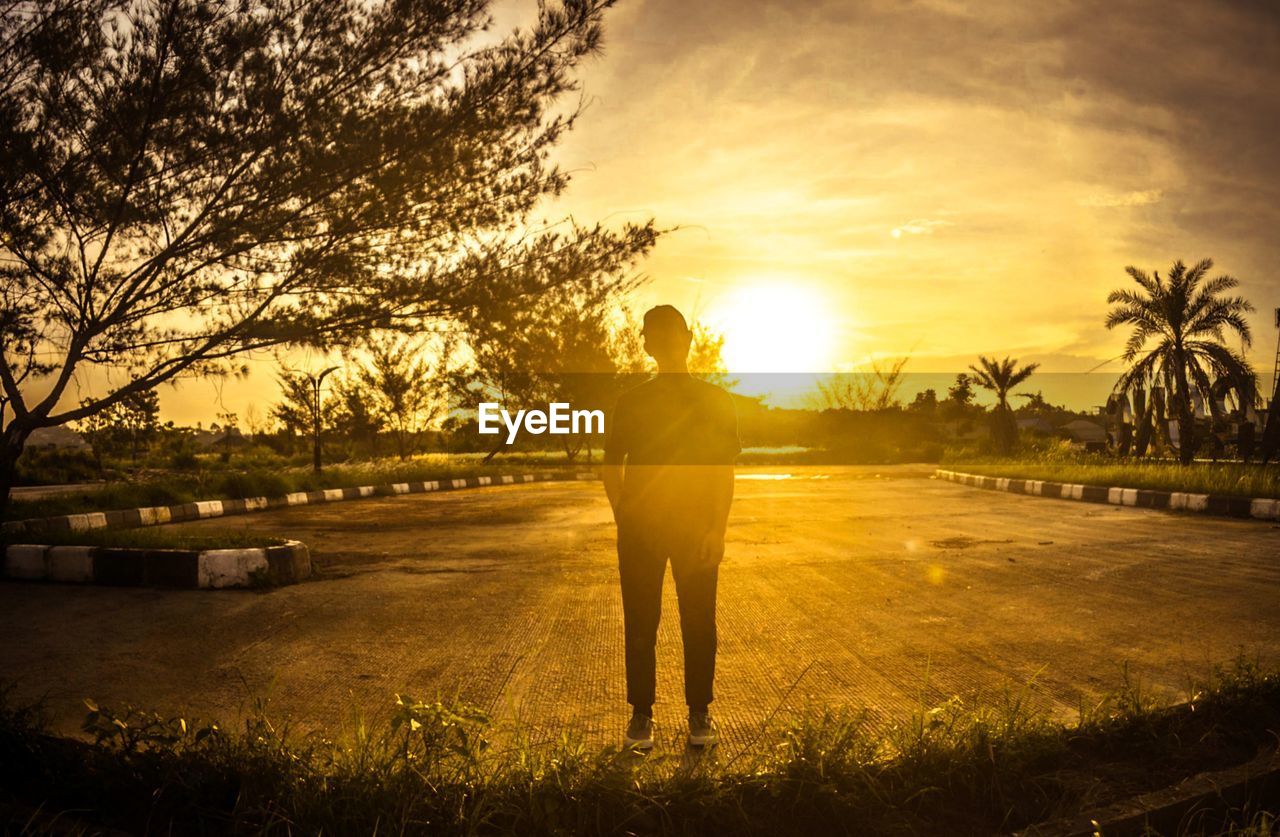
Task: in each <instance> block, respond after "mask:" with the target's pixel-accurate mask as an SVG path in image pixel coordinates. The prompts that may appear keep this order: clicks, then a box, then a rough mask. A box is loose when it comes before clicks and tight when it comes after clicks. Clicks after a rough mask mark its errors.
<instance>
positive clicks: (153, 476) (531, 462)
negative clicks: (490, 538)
mask: <svg viewBox="0 0 1280 837" xmlns="http://www.w3.org/2000/svg"><path fill="white" fill-rule="evenodd" d="M581 467H585V466H574V465H573V463H569V462H567V461H566V460H565V458H564V456H563V455H559V456H557V455H550V454H548V455H533V454H524V455H521V454H513V455H508V456H503V457H498V458H496V459H494V460H493V461H492V462H490V463H484V462H482V457H481V456H480V455H469V454H426V455H422V456H417V457H413V458H412V459H408V460H405V461H401V460H399V459H380V460H373V461H365V462H352V463H343V464H337V465H326V466H325V468H324V470H323V471H322V472H321V473H319V474H316V473H315V472H314V471H312V470H311V469H310V468H309V467H289V468H252V469H246V470H229V469H197V470H193V471H190V472H181V473H174V472H149V473H142V474H139V475H138V476H137V477H134V478H131V479H125V480H119V481H116V482H109V483H106V484H104V485H102V486H100V487H94V488H92V489H86V490H84V491H81V492H75V493H71V494H63V495H58V496H55V497H47V498H42V499H39V500H17V499H15V500H11V501H10V503H9V506H8V508H7V509H6V511H5V518H6V519H9V520H20V519H23V518H31V517H50V516H53V515H60V514H78V513H81V512H86V511H108V510H113V509H131V508H138V507H141V506H168V505H177V504H180V503H192V502H195V501H197V500H227V499H244V498H246V497H280V496H283V495H285V494H289V493H291V492H295V491H317V490H319V489H322V488H348V487H352V486H361V485H385V484H387V483H395V482H415V481H419V480H436V479H456V478H459V477H462V476H472V475H479V476H493V475H500V474H512V473H524V472H527V471H529V470H531V469H534V470H539V471H542V470H554V471H563V472H566V473H568V472H571V471H574V470H580V469H581Z"/></svg>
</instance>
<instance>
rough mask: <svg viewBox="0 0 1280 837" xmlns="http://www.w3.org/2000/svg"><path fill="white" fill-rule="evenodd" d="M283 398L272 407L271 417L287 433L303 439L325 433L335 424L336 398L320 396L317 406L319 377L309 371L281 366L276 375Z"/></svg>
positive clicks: (313, 437)
mask: <svg viewBox="0 0 1280 837" xmlns="http://www.w3.org/2000/svg"><path fill="white" fill-rule="evenodd" d="M277 380H278V381H279V382H280V394H281V396H282V397H283V400H281V401H279V402H277V403H276V405H275V406H273V407H272V408H271V417H272V418H273V419H275V420H276V421H278V422H279V423H280V425H281V426H282V427H283V428H284V430H285V432H286V433H288V434H289V435H291V436H295V437H296V436H301V437H303V438H307V437H312V439H313V441H314V439H315V438H316V437H318V436H320V435H323V433H324V431H325V430H326V429H327V428H331V427H333V424H334V414H335V412H336V410H335V408H334V405H333V400H332V399H326V398H321V399H320V404H319V412H317V406H316V376H315V375H313V374H311V373H309V372H300V371H297V370H294V369H282V370H281V371H280V373H279V374H278V375H277Z"/></svg>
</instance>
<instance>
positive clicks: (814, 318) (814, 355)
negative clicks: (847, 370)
mask: <svg viewBox="0 0 1280 837" xmlns="http://www.w3.org/2000/svg"><path fill="white" fill-rule="evenodd" d="M831 310H832V306H831V305H830V304H829V302H828V301H827V300H825V299H824V298H823V296H822V295H821V294H820V293H819V292H817V291H815V290H814V289H812V288H808V287H805V286H798V285H790V284H786V283H783V282H776V283H768V284H765V283H760V284H752V285H747V286H745V287H743V288H740V289H738V290H735V291H732V292H731V293H730V294H729V295H728V297H727V298H726V299H724V301H723V302H722V303H721V304H720V305H717V306H715V308H714V309H713V315H712V316H711V317H709V318H708V319H709V320H710V321H711V324H712V327H713V328H715V329H717V330H718V331H720V332H721V333H723V334H724V359H725V365H726V366H728V367H729V371H730V372H737V373H741V374H752V373H757V372H793V373H799V372H825V371H829V370H830V369H831V368H832V363H833V358H832V356H831V351H832V340H833V337H834V331H835V328H834V323H833V322H832V319H831Z"/></svg>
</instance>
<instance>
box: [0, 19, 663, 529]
mask: <svg viewBox="0 0 1280 837" xmlns="http://www.w3.org/2000/svg"><path fill="white" fill-rule="evenodd" d="M610 3H611V0H563V3H562V4H547V5H540V6H539V11H538V19H537V22H536V23H535V24H534V25H533V26H532V27H531V28H530V29H527V30H523V31H518V32H515V33H512V34H511V35H509V36H507V37H506V38H505V39H502V40H500V41H499V42H497V43H494V42H492V41H489V42H485V41H482V40H481V38H480V33H481V31H482V30H483V29H484V28H485V26H486V24H487V22H488V20H489V19H488V15H487V11H486V7H487V3H486V2H485V0H370V2H367V3H349V2H346V0H309V1H308V2H306V3H287V2H282V0H236V2H231V1H230V0H29V2H22V3H11V4H6V6H5V7H4V11H3V12H0V15H2V19H3V23H0V159H3V160H4V161H5V162H4V166H3V167H0V251H2V255H0V306H2V307H0V344H3V351H2V352H0V389H2V390H3V392H4V399H5V402H6V403H5V408H6V410H5V412H4V414H0V422H7V423H5V425H4V427H3V432H2V435H0V504H2V503H6V502H7V498H8V489H9V486H10V484H11V483H12V478H13V469H14V463H15V462H16V460H17V457H18V456H19V455H20V453H21V451H22V448H23V446H24V444H25V442H26V439H27V438H28V436H29V435H30V433H31V432H32V431H33V430H34V429H36V428H38V427H45V426H51V425H57V424H61V423H64V422H67V421H75V420H80V419H83V418H87V417H88V416H90V415H93V414H94V413H97V412H101V411H103V410H106V409H108V408H110V407H111V406H112V405H113V404H116V403H119V402H120V401H122V400H124V399H125V398H128V397H130V396H132V395H134V394H137V393H140V392H144V391H148V390H152V389H154V388H155V387H156V386H157V385H158V384H160V383H163V382H166V381H170V380H173V379H174V378H175V377H177V376H180V375H191V374H199V373H202V372H209V371H211V370H217V369H225V368H226V366H227V364H229V363H230V362H231V359H233V358H234V357H235V356H236V355H238V354H240V353H243V352H245V351H249V350H252V349H257V348H266V347H272V346H279V345H285V344H303V343H310V344H323V343H329V342H333V341H343V340H345V341H348V342H350V341H351V340H354V339H356V338H357V337H358V336H359V335H360V334H363V333H364V332H366V331H367V330H369V329H370V328H374V327H379V328H395V327H404V328H408V329H417V328H420V327H421V325H422V323H423V322H425V321H430V320H433V319H437V318H449V317H456V316H462V315H464V314H466V313H467V312H473V311H475V310H476V309H478V308H483V307H484V306H486V305H488V304H491V303H492V302H493V301H494V300H498V301H502V300H512V299H527V298H528V297H530V296H532V295H536V294H538V293H540V292H543V291H545V290H546V289H548V288H552V287H556V286H559V285H561V284H564V283H567V282H576V281H579V280H581V279H582V278H583V277H599V276H610V275H613V274H615V273H618V272H619V271H621V270H622V269H623V268H624V267H625V266H626V265H628V264H630V263H631V262H632V261H633V260H634V259H635V258H638V257H639V256H640V255H642V254H643V253H645V252H646V251H647V250H648V248H649V247H650V246H651V245H652V243H653V241H654V239H655V236H656V234H657V233H656V231H655V229H654V227H653V225H652V224H651V223H649V224H643V225H628V226H625V227H623V228H621V229H619V230H617V231H611V230H607V229H604V228H602V227H600V226H598V225H597V226H594V227H590V226H588V227H583V226H578V225H577V224H574V223H569V224H568V225H551V226H544V227H539V228H536V229H535V228H532V227H530V225H529V224H528V223H527V219H528V215H529V213H530V212H531V211H532V210H533V209H534V208H535V207H536V206H538V205H539V204H540V202H541V201H542V200H543V199H544V198H546V197H548V196H554V195H556V194H559V193H560V192H561V191H562V190H563V189H564V188H565V186H566V184H567V182H568V177H567V175H566V174H565V173H564V172H562V171H560V170H559V169H558V168H557V167H555V166H554V165H552V164H551V163H550V162H549V158H548V155H549V153H550V150H551V149H552V147H553V146H554V144H555V143H556V142H557V141H558V140H559V139H560V137H562V136H563V134H564V132H565V131H566V130H568V129H569V128H571V127H572V125H573V124H574V122H575V120H576V118H577V117H578V115H579V113H580V106H579V107H578V108H573V107H570V108H568V109H564V108H561V107H560V106H559V105H558V104H557V103H558V102H559V101H560V100H561V99H562V98H563V96H564V94H566V93H568V92H570V91H572V90H574V89H575V87H576V82H575V80H574V71H575V70H576V69H577V68H578V67H579V65H580V64H581V63H582V62H583V60H584V59H585V58H586V57H587V56H589V55H591V54H593V53H594V52H596V51H597V50H598V48H599V46H600V42H601V31H602V30H601V20H602V14H603V11H604V9H605V8H607V7H608V6H609V5H610ZM106 363H110V364H112V365H115V366H117V367H123V368H124V369H126V370H127V373H128V374H127V379H126V380H125V382H124V383H122V384H121V385H119V386H117V387H115V388H114V389H111V390H110V391H108V392H106V393H104V394H102V395H99V396H95V397H93V398H90V399H87V400H86V402H84V403H81V404H80V405H78V406H76V407H72V408H62V407H60V406H59V405H60V403H61V401H62V400H63V396H64V395H65V393H66V391H67V387H68V385H69V384H70V383H71V381H72V380H73V379H74V377H75V375H76V374H77V372H79V371H80V370H82V369H83V368H84V367H86V366H94V365H99V364H106ZM37 379H39V382H40V389H39V391H38V392H36V391H34V390H33V389H32V385H33V383H35V382H36V381H37Z"/></svg>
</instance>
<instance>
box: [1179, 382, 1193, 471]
mask: <svg viewBox="0 0 1280 837" xmlns="http://www.w3.org/2000/svg"><path fill="white" fill-rule="evenodd" d="M1195 455H1196V419H1195V416H1194V415H1192V413H1191V404H1190V400H1189V399H1187V398H1183V399H1182V400H1181V401H1180V402H1179V403H1178V461H1179V462H1181V463H1182V464H1183V465H1190V464H1191V460H1192V459H1194V458H1195Z"/></svg>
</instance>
